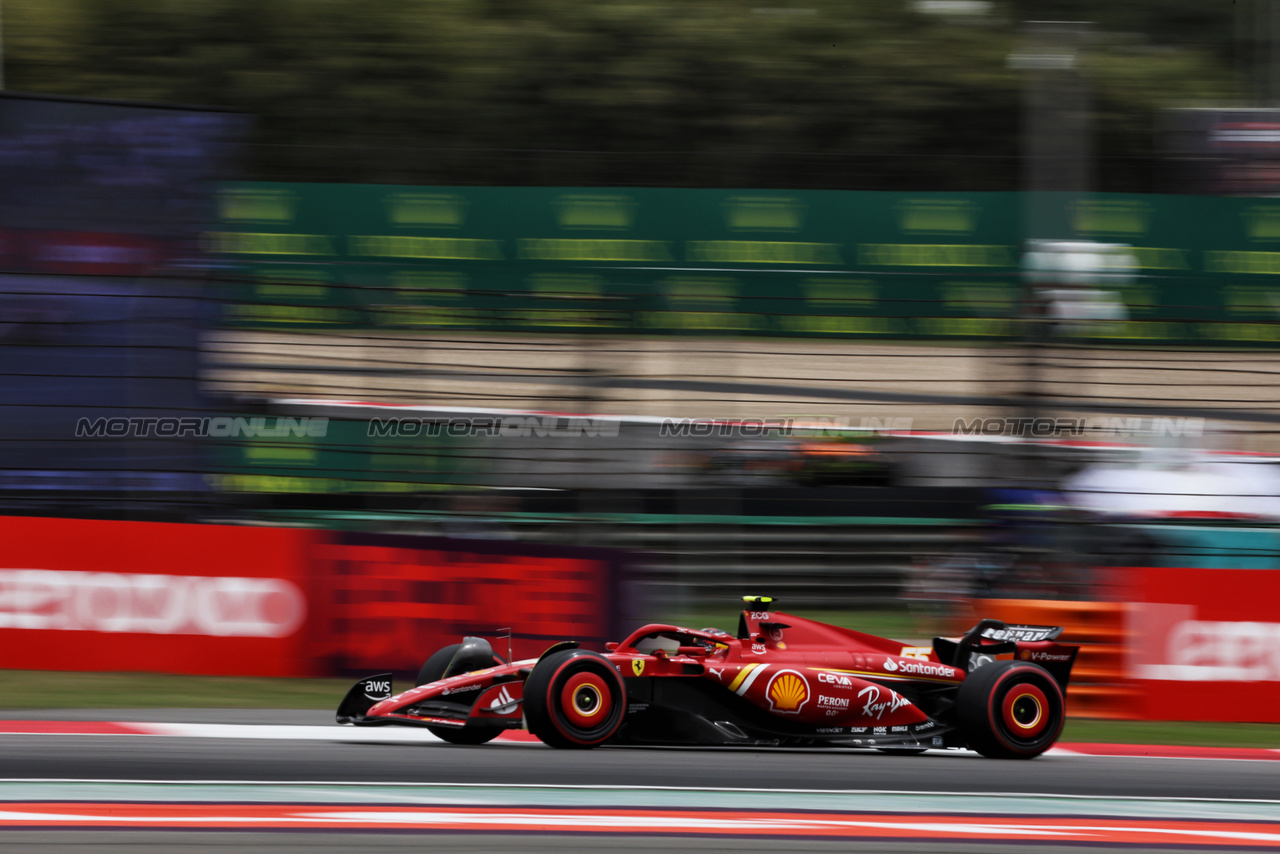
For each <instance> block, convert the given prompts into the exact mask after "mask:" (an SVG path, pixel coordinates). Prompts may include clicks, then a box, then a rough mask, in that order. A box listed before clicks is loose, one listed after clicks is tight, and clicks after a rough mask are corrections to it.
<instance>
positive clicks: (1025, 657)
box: [1022, 649, 1031, 661]
mask: <svg viewBox="0 0 1280 854" xmlns="http://www.w3.org/2000/svg"><path fill="white" fill-rule="evenodd" d="M1022 660H1023V661H1030V660H1031V650H1029V649H1024V650H1023V651H1022Z"/></svg>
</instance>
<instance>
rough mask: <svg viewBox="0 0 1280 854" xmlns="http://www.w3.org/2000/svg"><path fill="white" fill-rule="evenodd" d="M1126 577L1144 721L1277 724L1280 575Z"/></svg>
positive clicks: (1152, 572) (1146, 573) (1203, 572)
mask: <svg viewBox="0 0 1280 854" xmlns="http://www.w3.org/2000/svg"><path fill="white" fill-rule="evenodd" d="M1129 572H1130V573H1131V578H1132V582H1133V590H1132V593H1131V599H1132V602H1133V604H1132V605H1131V606H1130V609H1129V613H1130V625H1129V650H1130V668H1129V669H1130V676H1131V677H1133V678H1134V679H1136V680H1137V682H1138V684H1139V686H1140V688H1141V690H1140V691H1139V692H1138V695H1139V698H1140V702H1141V703H1142V705H1143V708H1142V716H1143V717H1145V718H1148V719H1150V720H1180V721H1258V722H1271V723H1277V722H1280V611H1277V606H1276V603H1277V602H1280V572H1278V571H1275V570H1263V569H1164V568H1140V569H1132V570H1129Z"/></svg>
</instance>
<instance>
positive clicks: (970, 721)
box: [956, 661, 1066, 759]
mask: <svg viewBox="0 0 1280 854" xmlns="http://www.w3.org/2000/svg"><path fill="white" fill-rule="evenodd" d="M956 720H957V723H958V724H959V728H960V732H961V734H963V735H964V738H965V741H966V742H968V744H969V746H970V747H972V748H973V749H974V750H976V751H978V752H979V753H981V754H982V755H983V756H990V757H992V758H995V759H1031V758H1034V757H1036V756H1039V755H1040V754H1041V753H1044V752H1045V751H1046V750H1048V749H1049V748H1050V747H1051V746H1052V745H1053V743H1054V742H1055V741H1057V740H1058V736H1059V735H1061V733H1062V725H1063V723H1064V722H1065V721H1066V700H1065V698H1064V696H1063V694H1062V688H1061V687H1059V685H1058V683H1057V681H1056V680H1054V678H1053V677H1052V676H1050V675H1049V673H1048V671H1046V670H1045V669H1044V668H1043V667H1040V666H1039V665H1036V664H1030V663H1028V662H1024V661H996V662H992V663H991V664H986V665H983V666H982V667H979V668H978V669H977V670H975V671H973V672H972V673H970V674H969V675H968V676H967V677H966V678H965V680H964V682H963V683H961V685H960V690H959V692H958V693H957V695H956Z"/></svg>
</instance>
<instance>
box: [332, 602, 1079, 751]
mask: <svg viewBox="0 0 1280 854" xmlns="http://www.w3.org/2000/svg"><path fill="white" fill-rule="evenodd" d="M744 603H745V608H744V610H743V612H742V614H741V616H740V617H739V619H738V631H737V635H736V636H733V635H730V634H729V633H727V632H724V631H722V630H719V629H689V628H684V627H681V626H675V625H668V624H663V623H654V624H650V625H646V626H642V627H641V628H638V629H636V630H635V631H634V632H632V633H631V634H630V635H629V636H628V637H627V638H626V639H625V640H623V641H622V642H620V643H610V644H606V646H605V652H603V653H601V652H593V651H590V650H586V649H581V648H579V647H578V645H577V644H576V643H574V642H572V641H565V642H562V643H558V644H555V645H554V646H552V647H551V648H549V649H548V650H547V651H546V652H544V653H543V654H542V656H541V657H539V658H537V659H527V660H523V661H508V660H505V659H503V658H502V657H500V656H499V655H497V654H496V653H495V652H494V650H493V648H492V646H491V645H490V643H489V642H488V641H487V640H485V639H483V638H476V637H468V638H464V639H463V641H462V643H458V644H452V645H450V646H446V647H444V648H443V649H440V650H439V651H437V652H436V653H435V654H434V655H432V656H431V657H430V658H428V659H427V661H426V663H425V664H424V665H423V666H422V669H421V671H420V673H419V674H418V679H417V686H416V687H414V688H411V689H409V690H407V691H404V692H402V693H399V694H393V692H392V674H390V673H380V674H377V675H374V676H368V677H366V678H364V679H361V680H360V681H359V682H357V683H356V684H355V686H354V687H352V689H351V690H350V691H349V692H348V693H347V695H346V697H345V698H344V699H343V700H342V703H341V704H340V705H339V707H338V713H337V718H338V723H341V724H354V725H356V726H385V725H404V726H419V727H425V728H426V729H428V730H430V731H431V732H432V733H434V734H435V735H436V736H438V737H439V738H441V739H443V740H444V741H447V742H452V743H454V744H483V743H484V742H487V741H489V740H491V739H493V738H495V737H497V736H498V735H500V734H501V733H502V732H503V731H504V730H508V729H527V730H528V731H529V732H531V733H533V734H534V735H536V736H537V737H538V738H539V739H541V740H542V741H544V742H545V743H547V744H549V745H551V746H552V747H560V748H588V747H596V746H598V745H602V744H683V745H746V746H772V745H778V746H801V745H804V746H818V745H831V746H837V747H860V748H874V749H877V750H882V751H886V752H893V753H918V752H922V751H925V750H929V749H948V748H969V749H972V750H976V751H977V752H979V753H981V754H983V755H984V756H990V757H996V758H1007V759H1029V758H1032V757H1035V756H1039V755H1040V754H1041V753H1043V752H1044V751H1045V750H1048V749H1049V747H1050V746H1051V745H1052V744H1053V743H1054V741H1056V740H1057V738H1058V736H1059V734H1060V733H1061V732H1062V725H1063V721H1064V716H1065V711H1066V700H1065V692H1066V687H1067V680H1068V679H1069V677H1070V675H1071V667H1072V665H1073V664H1074V663H1075V658H1076V654H1077V652H1078V651H1079V647H1077V646H1070V645H1064V644H1060V643H1057V638H1058V636H1059V635H1060V634H1061V633H1062V629H1061V628H1060V627H1054V626H1025V625H1009V624H1005V623H1003V622H1001V621H999V620H989V619H988V620H982V621H980V622H979V623H978V624H977V625H976V626H974V627H973V628H972V629H971V630H970V631H968V632H967V633H965V635H964V636H963V637H958V638H944V637H938V638H934V639H933V642H932V645H930V646H909V645H906V644H903V643H902V642H900V641H894V640H889V639H887V638H881V637H876V636H874V635H869V634H865V633H863V632H858V631H854V630H852V629H846V628H841V627H839V626H834V625H828V624H826V623H821V622H818V621H816V620H808V619H803V618H801V617H796V616H792V615H790V614H784V613H781V612H778V611H774V610H771V606H772V603H773V600H772V599H770V598H769V597H763V596H748V597H744Z"/></svg>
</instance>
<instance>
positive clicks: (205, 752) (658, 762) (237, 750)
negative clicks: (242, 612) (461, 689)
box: [0, 710, 1280, 854]
mask: <svg viewBox="0 0 1280 854" xmlns="http://www.w3.org/2000/svg"><path fill="white" fill-rule="evenodd" d="M4 717H7V718H26V719H31V718H33V717H36V716H35V715H33V714H32V713H30V712H27V713H6V714H5V715H4ZM41 717H61V718H63V719H76V718H79V719H98V720H151V721H157V720H158V721H166V720H168V721H173V720H199V721H203V722H209V723H232V722H234V723H259V724H262V723H272V724H305V725H317V724H319V723H322V722H325V723H327V722H331V721H332V717H331V715H329V713H308V712H288V713H276V712H198V711H195V710H186V711H176V712H158V711H154V710H153V711H150V712H141V711H124V712H122V711H114V712H88V713H66V714H64V715H42V716H41ZM347 731H349V732H351V737H352V738H353V739H358V738H359V737H360V732H359V731H350V730H347ZM0 763H2V764H0V767H2V768H3V771H2V772H0V776H3V777H5V778H8V779H78V780H158V781H190V780H204V781H211V780H219V781H232V780H234V781H287V782H353V783H373V782H388V783H390V782H405V783H463V784H491V785H513V784H516V785H518V784H532V785H542V786H547V785H587V786H601V787H613V786H665V787H688V788H713V787H743V788H755V789H777V790H782V789H819V790H822V789H830V790H841V789H843V790H848V789H859V790H878V791H882V792H883V791H891V792H892V791H901V792H953V793H968V794H974V793H984V792H986V793H1020V794H1045V795H1087V796H1095V797H1097V796H1112V797H1145V798H1167V799H1173V798H1220V799H1230V800H1248V799H1276V798H1280V767H1277V766H1280V763H1277V762H1262V761H1254V762H1250V761H1223V760H1213V759H1190V760H1188V759H1163V758H1162V759H1155V758H1151V759H1145V758H1128V757H1124V758H1122V757H1092V756H1068V755H1059V756H1052V755H1051V756H1044V757H1041V758H1039V759H1036V760H1033V761H995V760H988V759H982V758H980V757H977V756H976V755H972V754H967V753H956V752H946V753H930V754H926V755H923V756H915V757H900V756H888V755H882V754H878V753H873V752H863V751H837V750H829V749H828V750H820V749H795V750H793V749H782V750H779V749H753V748H733V749H693V748H607V747H606V748H600V749H596V750H591V751H562V750H553V749H550V748H546V747H544V746H542V745H524V744H501V743H496V744H490V745H484V746H480V747H468V746H454V745H447V744H440V743H424V744H385V743H384V744H379V743H358V742H357V743H327V742H315V741H301V740H300V741H262V740H258V741H250V740H240V739H220V738H219V739H213V738H210V739H201V738H169V737H100V736H57V735H42V736H38V737H34V736H25V735H4V736H0ZM424 841H425V838H424V836H423V835H421V834H414V833H403V832H402V833H396V832H384V833H373V834H370V833H357V832H347V833H344V832H327V833H324V834H317V833H304V832H296V833H294V832H289V833H274V834H273V833H236V832H230V831H227V832H200V833H191V832H187V833H181V832H168V831H146V832H143V831H129V830H118V831H113V832H111V833H109V834H101V833H99V834H94V833H91V832H89V831H48V830H45V831H18V830H10V831H5V832H4V833H2V834H0V850H16V849H17V845H19V844H20V845H22V846H24V847H28V848H34V849H35V850H39V851H43V852H50V854H53V852H62V851H67V852H70V851H87V850H106V849H104V848H103V847H102V846H104V845H108V844H109V845H110V848H111V850H114V849H115V847H116V846H119V847H120V850H125V849H132V850H174V849H175V848H178V847H184V848H186V847H198V848H199V850H200V851H202V852H222V851H227V852H231V851H239V852H244V851H251V850H265V849H266V848H268V847H269V848H270V849H271V850H272V851H292V850H299V851H301V850H303V848H305V849H306V850H307V851H310V852H315V851H317V850H322V851H326V852H327V851H351V850H361V851H373V850H388V851H402V850H404V851H407V850H422V848H423V846H424ZM514 842H516V840H513V839H512V837H511V836H509V835H490V834H482V833H466V834H451V835H450V838H449V840H448V843H447V844H448V847H450V848H451V849H453V850H457V851H490V850H492V851H561V850H598V849H599V848H600V846H601V841H600V840H599V839H593V838H592V837H590V836H587V837H579V838H576V839H569V838H561V837H558V836H552V835H541V836H536V837H525V838H521V839H519V840H518V844H513V843H514ZM690 843H691V844H690V845H689V846H687V847H688V848H689V849H691V850H692V849H695V848H696V850H699V851H720V850H724V851H752V850H761V851H765V850H771V851H772V850H778V849H779V847H781V848H783V849H785V850H791V851H795V850H815V851H816V850H845V851H849V850H867V851H872V850H881V851H898V850H901V851H922V850H938V851H948V852H961V851H978V850H982V851H990V850H992V847H991V844H990V843H985V844H982V845H970V844H967V843H962V842H953V843H942V842H939V843H929V844H927V845H923V846H922V845H921V844H920V843H918V842H917V843H914V844H904V845H902V846H901V847H899V846H898V845H897V844H896V843H888V842H886V841H884V840H881V841H879V842H876V843H872V844H868V846H866V847H865V848H864V847H861V846H858V845H856V844H855V845H852V846H851V845H850V843H849V842H848V841H847V840H846V841H842V842H831V843H830V845H828V843H827V842H825V841H822V840H805V841H804V842H803V843H802V844H800V845H797V844H795V842H791V843H788V842H785V841H782V840H777V839H775V840H752V839H742V838H739V839H722V840H717V839H714V838H703V839H698V840H696V845H695V844H693V843H694V841H693V840H690ZM11 845H12V846H14V847H13V848H12V849H10V846H11ZM428 847H431V846H428ZM607 847H608V848H610V849H614V850H659V849H661V850H685V848H686V846H684V845H682V844H681V843H680V842H679V841H678V840H676V839H672V838H669V837H668V838H665V839H659V838H654V837H647V838H646V837H638V836H637V837H628V838H625V839H623V838H616V837H615V838H611V839H609V840H608V841H607ZM1022 847H1025V845H1023V846H1012V845H1010V846H1003V845H1002V846H1000V849H999V850H1019V849H1020V848H1022ZM1035 850H1036V851H1037V852H1050V851H1057V850H1063V851H1066V850H1073V851H1079V850H1080V849H1079V848H1078V847H1074V846H1058V845H1044V846H1036V847H1035ZM1092 850H1095V851H1096V850H1112V849H1109V848H1103V849H1099V848H1096V847H1095V848H1093V849H1092ZM1114 850H1124V851H1130V852H1132V851H1148V850H1162V849H1159V848H1146V847H1142V848H1134V847H1117V848H1115V849H1114Z"/></svg>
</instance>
